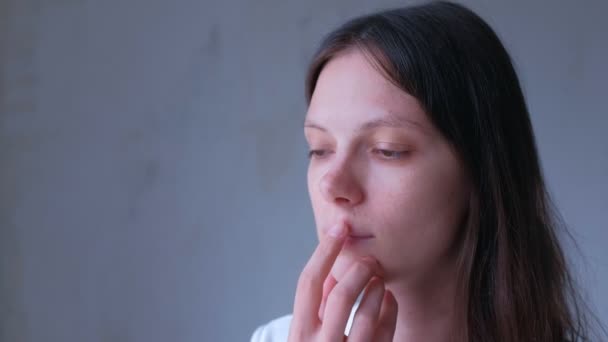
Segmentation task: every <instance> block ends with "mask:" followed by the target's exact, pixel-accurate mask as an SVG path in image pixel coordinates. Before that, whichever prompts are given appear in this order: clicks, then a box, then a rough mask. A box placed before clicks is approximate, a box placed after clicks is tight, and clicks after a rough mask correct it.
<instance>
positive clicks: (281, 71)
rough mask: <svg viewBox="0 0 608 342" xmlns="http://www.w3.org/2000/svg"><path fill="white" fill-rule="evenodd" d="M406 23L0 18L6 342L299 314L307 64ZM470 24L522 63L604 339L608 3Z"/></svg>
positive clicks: (1, 289)
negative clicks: (338, 42) (355, 30)
mask: <svg viewBox="0 0 608 342" xmlns="http://www.w3.org/2000/svg"><path fill="white" fill-rule="evenodd" d="M403 3H406V2H405V1H384V2H377V1H362V0H358V1H352V0H341V1H332V2H326V1H320V0H316V1H279V0H277V1H269V0H259V1H219V0H216V1H211V2H210V1H194V0H173V1H168V0H165V1H160V0H148V1H143V0H129V1H125V0H122V1H81V0H52V1H42V0H0V77H1V78H0V81H1V83H0V110H1V116H0V340H1V341H2V342H4V341H10V342H12V341H28V342H30V341H45V342H55V341H92V342H98V341H99V342H101V341H119V342H120V341H142V342H143V341H192V342H194V341H243V340H246V339H248V337H249V335H250V333H251V332H252V330H253V329H254V327H255V326H257V325H259V324H262V323H264V322H266V321H268V320H270V319H272V318H274V317H277V316H279V315H282V314H285V313H287V312H289V311H290V307H291V302H292V296H293V293H294V288H295V282H296V279H297V276H298V274H299V271H300V268H301V267H302V265H303V264H304V262H305V261H306V259H307V258H308V256H309V254H310V252H311V251H312V249H313V248H314V245H315V235H314V225H313V220H312V215H311V209H310V205H309V202H308V197H307V193H306V184H305V168H306V158H305V152H306V151H305V146H304V139H303V137H302V130H301V127H300V126H301V122H302V119H303V115H304V113H305V106H304V101H303V75H304V68H305V65H306V62H307V60H308V58H309V57H310V55H311V53H312V51H313V49H314V47H315V45H316V44H317V42H318V41H319V39H320V38H321V36H322V34H323V33H325V32H327V30H329V29H330V28H332V27H334V26H335V25H337V24H338V23H340V22H342V21H343V20H345V19H346V18H348V17H350V16H352V15H355V14H360V13H363V12H366V11H368V10H372V9H379V8H382V7H386V6H393V5H397V4H403ZM464 3H466V4H469V5H470V6H472V7H473V8H474V9H476V10H477V11H478V12H479V13H480V14H481V15H482V16H483V17H485V18H486V19H487V20H488V21H489V22H490V23H491V25H493V26H494V27H495V29H496V30H497V31H498V33H499V35H500V36H501V37H502V38H503V39H504V42H505V44H506V45H507V47H508V49H509V50H510V52H511V53H512V55H513V57H514V60H515V62H516V64H517V68H518V71H519V73H520V77H521V79H522V82H523V85H524V88H525V92H526V95H527V98H528V100H529V106H530V109H531V112H532V119H533V123H534V127H535V129H536V134H537V139H538V143H539V146H540V153H541V157H542V162H543V167H544V169H545V172H546V176H547V179H548V183H549V186H550V189H551V191H552V193H553V194H554V196H555V198H556V200H557V203H558V205H559V207H560V208H561V210H562V213H563V215H564V218H565V220H566V222H567V223H568V224H569V225H570V226H571V227H572V230H573V231H574V235H575V236H576V238H577V239H578V242H579V244H580V247H581V251H582V254H583V256H584V258H583V257H581V256H580V255H579V254H573V260H574V261H573V262H574V263H576V264H577V265H583V266H582V267H577V270H578V271H580V272H579V273H580V275H581V277H582V279H583V282H584V285H585V289H586V291H587V292H588V294H589V296H590V301H591V303H592V305H593V306H594V307H595V309H596V310H597V312H598V314H599V316H600V318H601V320H602V321H603V322H604V324H606V323H608V295H606V292H605V289H607V288H608V252H607V250H606V247H605V246H606V241H607V238H608V229H607V228H608V219H607V216H606V213H607V212H608V195H607V194H608V177H607V175H608V138H607V136H606V131H608V115H606V114H607V111H606V105H605V100H606V95H608V94H607V92H606V87H607V86H606V80H607V79H608V71H607V70H608V68H607V67H606V61H608V43H607V41H606V37H605V34H606V32H608V25H607V24H606V21H605V18H604V15H605V14H606V13H607V12H608V5H607V2H606V1H599V0H598V1H595V2H592V1H588V2H585V4H584V6H583V5H581V3H580V2H575V1H561V2H556V1H550V0H547V1H538V2H527V1H517V2H513V1H509V2H507V1H500V2H499V1H483V0H478V1H472V0H471V1H465V2H464ZM581 260H585V261H584V262H583V261H581ZM602 289H603V290H604V291H602Z"/></svg>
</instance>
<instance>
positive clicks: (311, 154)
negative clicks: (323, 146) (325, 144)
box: [308, 150, 328, 159]
mask: <svg viewBox="0 0 608 342" xmlns="http://www.w3.org/2000/svg"><path fill="white" fill-rule="evenodd" d="M327 154H328V152H327V150H310V151H308V159H312V158H322V157H324V156H326V155H327Z"/></svg>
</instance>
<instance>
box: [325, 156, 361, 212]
mask: <svg viewBox="0 0 608 342" xmlns="http://www.w3.org/2000/svg"><path fill="white" fill-rule="evenodd" d="M355 171H356V170H355V168H354V165H351V164H348V163H346V162H341V163H338V165H335V167H332V168H330V169H329V170H327V172H326V173H325V174H324V175H323V176H322V177H321V179H320V182H319V187H320V190H321V194H322V195H323V197H324V198H325V199H326V200H327V201H329V202H334V203H336V204H339V205H348V206H353V205H357V204H359V203H360V202H361V201H363V197H364V192H363V189H362V187H361V183H360V182H359V180H358V179H357V176H356V172H355Z"/></svg>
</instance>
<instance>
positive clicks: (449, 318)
mask: <svg viewBox="0 0 608 342" xmlns="http://www.w3.org/2000/svg"><path fill="white" fill-rule="evenodd" d="M387 288H389V289H390V290H391V292H392V293H393V295H394V296H395V299H396V300H397V304H398V306H399V313H398V316H397V327H396V330H395V337H394V341H399V342H405V341H428V342H433V341H442V342H443V341H451V340H454V336H455V333H457V332H458V328H459V326H461V325H462V324H463V321H462V320H459V318H460V319H462V318H464V317H460V316H461V315H460V314H459V312H458V309H459V308H461V307H462V305H464V303H461V302H459V300H461V299H462V298H463V296H461V295H460V294H459V293H458V286H457V277H456V269H455V267H448V269H446V270H445V271H444V272H440V273H438V274H437V273H435V274H433V275H432V276H429V277H426V279H418V280H411V279H402V280H397V279H395V280H393V281H391V282H389V283H388V284H387Z"/></svg>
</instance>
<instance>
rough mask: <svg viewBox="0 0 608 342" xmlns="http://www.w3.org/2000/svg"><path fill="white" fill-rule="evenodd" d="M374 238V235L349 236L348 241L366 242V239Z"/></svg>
mask: <svg viewBox="0 0 608 342" xmlns="http://www.w3.org/2000/svg"><path fill="white" fill-rule="evenodd" d="M373 237H374V236H373V235H372V234H349V235H348V239H353V240H365V239H371V238H373Z"/></svg>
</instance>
